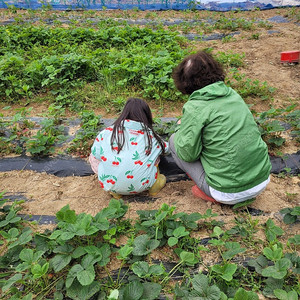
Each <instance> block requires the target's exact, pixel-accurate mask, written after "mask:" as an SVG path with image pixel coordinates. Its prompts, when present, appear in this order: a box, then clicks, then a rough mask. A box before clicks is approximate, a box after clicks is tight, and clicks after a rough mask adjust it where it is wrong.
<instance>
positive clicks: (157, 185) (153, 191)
mask: <svg viewBox="0 0 300 300" xmlns="http://www.w3.org/2000/svg"><path fill="white" fill-rule="evenodd" d="M166 182H167V179H166V176H165V175H163V174H158V175H157V179H156V181H155V182H154V184H153V185H152V186H151V188H150V189H149V196H156V195H157V194H158V193H159V192H160V190H161V189H162V188H163V187H164V186H165V185H166Z"/></svg>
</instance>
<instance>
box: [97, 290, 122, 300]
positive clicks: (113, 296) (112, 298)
mask: <svg viewBox="0 0 300 300" xmlns="http://www.w3.org/2000/svg"><path fill="white" fill-rule="evenodd" d="M98 299H99V298H98ZM107 299H108V300H118V299H119V290H116V289H115V290H112V291H111V292H110V294H109V296H108V298H107Z"/></svg>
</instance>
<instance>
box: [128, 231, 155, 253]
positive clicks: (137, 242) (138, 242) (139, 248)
mask: <svg viewBox="0 0 300 300" xmlns="http://www.w3.org/2000/svg"><path fill="white" fill-rule="evenodd" d="M133 246H134V248H133V251H132V254H133V255H138V256H143V255H147V254H149V253H151V251H153V250H154V249H156V248H157V247H158V246H159V241H158V240H151V238H150V237H149V236H148V235H147V234H143V235H140V236H138V237H136V238H135V239H134V241H133Z"/></svg>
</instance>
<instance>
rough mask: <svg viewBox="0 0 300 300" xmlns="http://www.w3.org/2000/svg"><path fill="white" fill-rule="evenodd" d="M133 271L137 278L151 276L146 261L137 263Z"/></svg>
mask: <svg viewBox="0 0 300 300" xmlns="http://www.w3.org/2000/svg"><path fill="white" fill-rule="evenodd" d="M132 271H133V273H135V274H136V275H137V276H139V277H141V278H143V277H145V276H147V275H149V265H148V263H147V262H145V261H137V262H135V263H134V264H133V265H132Z"/></svg>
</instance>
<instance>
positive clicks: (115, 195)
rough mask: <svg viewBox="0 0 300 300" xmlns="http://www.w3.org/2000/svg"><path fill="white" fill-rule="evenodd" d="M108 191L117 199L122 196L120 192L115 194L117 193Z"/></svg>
mask: <svg viewBox="0 0 300 300" xmlns="http://www.w3.org/2000/svg"><path fill="white" fill-rule="evenodd" d="M109 193H110V195H111V196H112V197H113V198H114V199H117V200H119V199H121V198H122V195H120V194H117V193H114V192H109Z"/></svg>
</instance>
